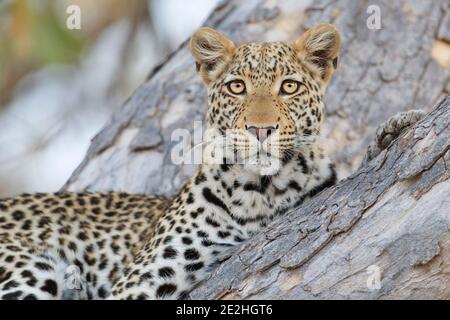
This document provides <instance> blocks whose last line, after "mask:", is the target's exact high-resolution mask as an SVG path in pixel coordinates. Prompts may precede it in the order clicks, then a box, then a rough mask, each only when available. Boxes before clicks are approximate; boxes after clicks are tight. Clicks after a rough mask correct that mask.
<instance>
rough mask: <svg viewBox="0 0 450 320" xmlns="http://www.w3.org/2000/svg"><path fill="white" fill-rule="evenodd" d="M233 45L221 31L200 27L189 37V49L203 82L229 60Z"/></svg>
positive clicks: (206, 82)
mask: <svg viewBox="0 0 450 320" xmlns="http://www.w3.org/2000/svg"><path fill="white" fill-rule="evenodd" d="M234 50H235V46H234V44H233V42H231V40H230V39H228V38H227V37H226V36H224V35H223V34H222V33H220V32H218V31H216V30H214V29H211V28H206V27H205V28H200V29H199V30H197V31H196V32H195V33H194V34H193V35H192V37H191V51H192V56H193V57H194V59H195V63H196V66H197V71H198V72H199V73H200V75H201V77H202V79H203V81H204V82H205V84H208V83H210V82H211V81H213V80H214V79H215V78H216V77H217V76H218V75H219V74H220V73H221V72H222V71H223V70H224V68H225V67H226V66H227V64H228V63H229V62H230V61H231V59H232V57H233V54H234Z"/></svg>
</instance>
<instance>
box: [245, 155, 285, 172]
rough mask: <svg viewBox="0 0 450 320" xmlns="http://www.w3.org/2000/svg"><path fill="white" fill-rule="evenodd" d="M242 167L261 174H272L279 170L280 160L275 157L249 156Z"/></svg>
mask: <svg viewBox="0 0 450 320" xmlns="http://www.w3.org/2000/svg"><path fill="white" fill-rule="evenodd" d="M244 168H245V169H246V170H247V171H249V172H251V173H254V174H258V175H261V176H273V175H275V174H277V173H278V172H279V171H280V169H281V161H280V159H278V158H275V157H267V156H260V157H258V158H257V157H251V158H249V159H247V160H246V161H245V163H244Z"/></svg>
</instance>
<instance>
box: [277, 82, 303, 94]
mask: <svg viewBox="0 0 450 320" xmlns="http://www.w3.org/2000/svg"><path fill="white" fill-rule="evenodd" d="M298 89H300V83H299V82H298V81H295V80H284V81H283V83H282V84H281V88H280V92H281V93H282V94H294V93H296V92H297V91H298Z"/></svg>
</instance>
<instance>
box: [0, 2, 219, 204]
mask: <svg viewBox="0 0 450 320" xmlns="http://www.w3.org/2000/svg"><path fill="white" fill-rule="evenodd" d="M217 2H218V0H195V6H192V4H191V5H189V2H187V1H179V0H126V1H124V0H95V1H92V0H0V198H1V197H6V196H13V195H17V194H20V193H23V192H35V191H57V190H58V189H59V188H60V187H61V186H62V185H63V184H64V182H66V180H67V179H68V178H69V176H70V174H71V173H72V171H73V170H74V169H75V168H76V167H77V165H78V164H79V163H80V162H81V160H82V159H83V157H84V154H85V152H86V151H87V148H88V146H89V142H90V139H91V138H92V137H93V136H94V135H95V134H96V133H97V132H98V131H99V130H100V129H101V127H102V126H103V125H104V124H105V122H106V120H107V119H108V118H109V116H110V114H111V113H112V112H113V111H114V109H116V108H118V107H120V105H121V104H122V102H123V101H124V100H126V99H127V98H128V97H129V96H130V95H131V93H132V92H133V91H134V90H135V89H136V88H137V87H138V86H139V85H140V84H141V83H142V82H143V81H144V80H145V78H146V77H147V75H148V74H149V73H150V71H151V69H152V68H153V67H154V66H155V65H156V64H158V63H159V62H160V61H161V60H163V59H164V57H165V56H166V55H167V54H169V53H170V52H171V51H173V50H174V49H176V48H177V47H178V46H179V45H180V44H181V43H182V42H183V41H184V40H186V39H187V38H188V37H189V36H190V34H191V33H192V32H193V31H194V30H195V29H196V28H198V27H199V26H200V25H201V24H202V23H203V21H204V20H205V19H206V18H207V16H208V15H209V13H210V12H211V11H212V9H213V8H214V7H215V6H216V5H217ZM71 5H77V6H78V7H79V8H80V13H81V15H80V18H81V29H74V30H69V28H68V27H67V25H66V20H67V19H68V18H69V16H70V15H71V12H70V13H67V8H68V7H69V6H71Z"/></svg>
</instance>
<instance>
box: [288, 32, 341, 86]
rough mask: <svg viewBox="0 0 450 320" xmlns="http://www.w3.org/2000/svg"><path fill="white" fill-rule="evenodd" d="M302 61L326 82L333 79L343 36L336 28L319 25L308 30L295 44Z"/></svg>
mask: <svg viewBox="0 0 450 320" xmlns="http://www.w3.org/2000/svg"><path fill="white" fill-rule="evenodd" d="M293 47H294V49H295V50H296V51H297V52H298V56H299V58H300V59H301V60H304V61H306V62H308V63H309V64H310V65H311V66H312V67H313V69H315V71H316V72H318V73H319V75H320V77H321V78H322V80H324V81H328V80H330V79H331V76H332V75H333V72H334V70H335V69H336V68H337V64H338V56H339V49H340V47H341V36H340V35H339V31H337V29H336V28H335V26H333V25H331V24H326V23H322V24H318V25H316V26H314V27H312V28H310V29H308V30H307V31H306V32H305V33H304V34H303V35H302V36H301V37H300V38H298V39H297V40H296V41H295V42H294V43H293Z"/></svg>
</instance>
